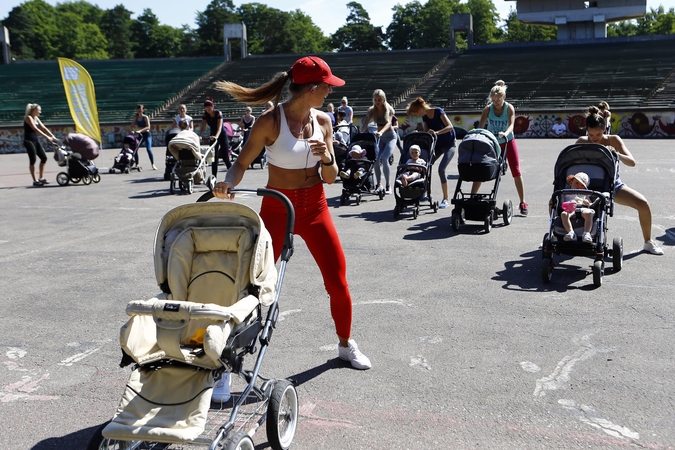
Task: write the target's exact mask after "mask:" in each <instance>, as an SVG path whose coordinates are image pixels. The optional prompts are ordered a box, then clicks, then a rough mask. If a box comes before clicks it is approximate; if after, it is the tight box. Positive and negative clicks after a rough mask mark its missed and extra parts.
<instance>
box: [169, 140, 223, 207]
mask: <svg viewBox="0 0 675 450" xmlns="http://www.w3.org/2000/svg"><path fill="white" fill-rule="evenodd" d="M217 145H219V144H218V141H217V140H216V141H214V142H213V143H212V144H211V146H209V147H207V148H204V149H202V147H201V145H200V143H199V136H198V135H197V133H195V132H194V131H190V130H183V131H181V132H180V133H178V134H177V135H176V136H175V137H174V138H173V139H171V141H170V142H169V152H170V153H171V154H172V155H173V157H174V158H176V164H175V165H174V166H173V170H172V171H171V177H170V180H169V181H170V183H171V184H170V185H169V191H170V192H171V194H174V193H175V192H176V190H177V188H179V189H180V191H181V192H187V193H188V194H192V192H194V185H195V184H202V183H203V184H205V185H206V186H207V187H208V188H209V190H211V189H213V186H214V185H215V184H216V177H215V176H214V175H210V174H209V175H207V173H206V167H207V165H208V164H209V163H211V162H213V160H214V158H215V147H216V146H217Z"/></svg>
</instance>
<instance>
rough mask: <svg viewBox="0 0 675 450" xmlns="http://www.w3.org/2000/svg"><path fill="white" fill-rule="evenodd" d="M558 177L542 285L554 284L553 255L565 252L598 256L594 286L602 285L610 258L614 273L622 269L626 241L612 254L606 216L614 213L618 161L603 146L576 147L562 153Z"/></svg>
mask: <svg viewBox="0 0 675 450" xmlns="http://www.w3.org/2000/svg"><path fill="white" fill-rule="evenodd" d="M554 173H555V178H554V181H553V185H554V191H553V195H552V196H551V200H550V202H549V207H550V225H549V231H548V233H546V234H545V235H544V240H543V243H542V267H541V277H542V281H543V282H544V283H549V282H550V281H551V278H552V275H553V268H554V263H553V254H554V253H555V254H556V255H559V254H561V253H562V254H565V255H572V256H590V257H593V258H594V260H595V261H594V263H593V269H592V272H593V284H594V285H595V286H600V285H601V284H602V276H603V274H604V270H605V262H604V258H605V257H606V256H607V257H609V256H611V257H612V263H613V269H614V271H615V272H616V271H619V270H621V266H622V264H623V240H622V239H621V238H620V237H615V238H614V240H613V242H612V248H611V249H610V248H609V245H608V243H607V230H608V226H607V217H611V216H612V215H613V214H614V190H615V183H616V177H617V173H618V158H617V157H616V156H615V154H614V153H612V152H611V151H610V150H609V149H608V148H607V147H605V146H603V145H599V144H574V145H570V146H569V147H566V148H565V149H563V151H562V152H560V155H558V159H557V161H556V163H555V168H554ZM589 199H592V200H593V203H592V204H591V203H590V201H589ZM584 200H585V201H584ZM580 202H581V206H582V207H580V206H579V203H580ZM579 235H581V239H579V238H578V236H579Z"/></svg>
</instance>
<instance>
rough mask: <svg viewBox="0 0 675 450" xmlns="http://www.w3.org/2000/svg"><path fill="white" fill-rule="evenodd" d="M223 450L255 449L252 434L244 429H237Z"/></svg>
mask: <svg viewBox="0 0 675 450" xmlns="http://www.w3.org/2000/svg"><path fill="white" fill-rule="evenodd" d="M222 448H223V450H255V445H253V441H252V440H251V436H249V435H248V434H246V433H245V432H244V431H237V432H236V433H234V434H233V435H232V436H230V437H229V438H228V439H227V440H226V441H225V443H224V445H223V447H222Z"/></svg>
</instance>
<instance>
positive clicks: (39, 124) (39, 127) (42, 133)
mask: <svg viewBox="0 0 675 450" xmlns="http://www.w3.org/2000/svg"><path fill="white" fill-rule="evenodd" d="M28 117H29V116H26V118H25V119H24V121H25V122H27V123H28V125H30V127H31V128H32V129H33V131H35V132H36V133H37V134H39V135H40V136H42V137H44V138H45V139H49V140H50V141H54V140H56V138H55V137H54V135H53V134H52V132H51V131H49V129H48V128H47V127H46V126H44V124H43V123H42V121H41V120H40V118H39V117H36V118H35V121H33V120H29V118H28ZM36 122H37V124H36ZM43 130H44V131H43Z"/></svg>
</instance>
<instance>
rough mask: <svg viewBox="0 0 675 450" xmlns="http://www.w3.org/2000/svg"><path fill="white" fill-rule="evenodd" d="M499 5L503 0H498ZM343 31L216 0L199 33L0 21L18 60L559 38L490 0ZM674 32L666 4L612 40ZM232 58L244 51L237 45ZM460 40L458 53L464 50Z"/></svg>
mask: <svg viewBox="0 0 675 450" xmlns="http://www.w3.org/2000/svg"><path fill="white" fill-rule="evenodd" d="M498 1H500V0H498ZM347 8H348V15H347V17H346V20H345V23H344V25H342V26H341V27H340V28H338V29H337V30H336V31H335V33H333V34H332V35H330V36H325V35H324V34H323V32H322V31H321V29H320V28H319V27H317V26H316V24H314V23H313V22H312V19H311V18H310V17H309V16H307V15H306V14H305V13H303V12H302V11H300V10H299V9H296V10H293V11H281V10H278V9H275V8H270V7H268V6H267V5H264V4H262V3H245V4H242V5H240V6H239V7H235V5H234V1H233V0H211V2H210V3H209V4H208V5H207V7H206V9H205V10H204V11H202V12H198V13H197V14H196V18H195V25H196V27H195V28H191V27H190V26H188V25H183V26H182V27H180V28H174V27H171V26H168V25H163V24H161V23H160V22H159V19H158V18H157V16H156V15H155V14H154V13H153V12H152V10H150V9H144V10H143V12H142V13H141V14H139V15H138V17H136V18H133V17H132V16H133V12H131V11H129V10H127V9H126V8H125V7H124V6H123V5H122V4H119V5H117V6H115V7H113V8H110V9H101V8H100V7H98V6H97V5H96V4H93V3H89V2H88V1H86V0H73V1H70V0H66V1H65V2H64V3H57V4H56V6H51V5H50V4H48V3H47V2H46V1H44V0H26V1H24V2H23V3H21V4H20V5H19V6H16V7H14V8H13V9H12V10H11V11H10V12H9V13H8V15H7V17H6V18H5V19H3V20H2V24H3V25H4V26H6V27H7V28H8V29H9V34H10V42H11V46H12V47H11V49H12V56H13V57H14V58H15V59H17V60H34V59H39V60H48V59H55V58H56V57H59V56H64V57H68V58H74V59H107V58H117V59H123V58H172V57H193V56H216V55H222V54H223V26H224V25H225V24H226V23H244V24H245V25H246V30H247V38H248V52H249V53H250V54H260V55H271V54H282V53H283V54H312V53H314V54H316V53H322V52H331V51H341V52H342V51H377V50H384V49H386V48H390V49H392V50H403V49H424V48H446V47H448V46H449V44H450V33H449V30H450V17H451V16H452V15H453V14H464V13H471V15H472V16H473V29H474V43H476V44H487V43H497V42H532V41H546V40H554V39H556V37H557V30H556V28H555V27H552V26H551V27H546V26H534V25H527V24H524V23H522V22H520V21H519V20H518V16H517V14H516V12H515V11H513V10H512V11H511V12H510V14H509V16H508V17H507V18H506V20H505V22H504V25H503V28H500V27H499V24H500V18H499V15H498V14H497V10H496V7H495V4H494V1H492V0H466V1H464V0H427V1H424V2H423V0H412V1H410V2H408V3H405V4H400V3H396V4H395V5H394V6H392V12H393V15H392V20H391V23H390V24H389V25H388V26H387V27H386V33H385V32H384V31H383V30H382V27H379V26H378V27H376V26H374V25H373V24H372V23H371V20H370V16H369V14H368V12H367V11H366V9H365V8H364V7H363V6H362V5H361V4H360V3H358V2H356V1H352V2H350V3H348V4H347ZM674 33H675V9H673V8H670V9H669V10H668V11H665V9H664V8H663V7H662V6H660V7H658V8H652V9H650V10H649V11H648V12H647V14H646V15H645V17H642V18H640V19H638V20H631V21H626V22H619V23H615V24H611V25H609V26H608V28H607V35H608V36H609V37H615V36H647V35H657V34H674ZM231 44H232V56H233V57H235V58H236V57H237V56H238V55H239V54H240V45H241V43H240V41H237V40H235V41H233V42H232V43H231ZM466 45H467V44H466V41H465V40H463V37H462V35H461V34H460V35H459V36H458V38H457V47H458V48H460V49H461V48H466Z"/></svg>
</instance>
